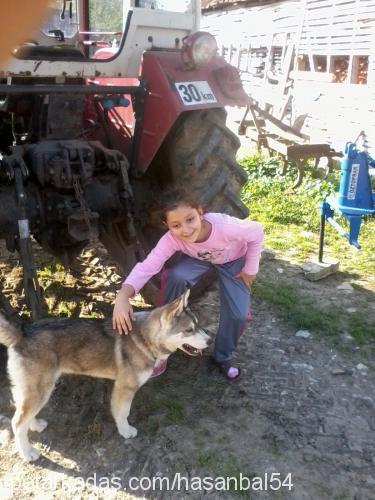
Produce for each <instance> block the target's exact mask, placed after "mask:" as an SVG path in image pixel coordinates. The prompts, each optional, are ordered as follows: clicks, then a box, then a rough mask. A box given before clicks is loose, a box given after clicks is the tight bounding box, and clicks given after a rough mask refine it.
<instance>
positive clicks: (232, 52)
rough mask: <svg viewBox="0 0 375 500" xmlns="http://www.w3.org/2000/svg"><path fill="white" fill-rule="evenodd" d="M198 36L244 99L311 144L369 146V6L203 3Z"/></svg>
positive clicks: (368, 2)
mask: <svg viewBox="0 0 375 500" xmlns="http://www.w3.org/2000/svg"><path fill="white" fill-rule="evenodd" d="M202 7H203V15H202V21H201V27H202V29H205V30H207V31H210V32H211V33H213V34H214V35H215V36H216V38H217V41H218V44H219V47H220V51H221V53H222V55H223V56H224V57H225V58H226V59H227V60H228V61H230V62H231V64H234V65H235V66H237V67H238V68H239V70H240V72H241V76H242V79H243V82H244V85H245V88H246V90H247V92H248V93H249V94H250V95H251V96H252V97H253V98H254V99H256V100H257V101H259V102H260V103H261V104H262V105H263V106H264V107H266V108H267V109H268V110H270V111H271V112H272V114H273V115H274V116H276V117H277V118H281V119H282V120H283V121H285V123H288V124H289V125H292V126H293V125H295V126H296V127H297V126H298V127H299V128H300V129H301V131H302V132H303V133H305V134H307V135H308V136H309V137H310V138H311V141H315V142H316V141H326V142H328V143H330V144H332V145H333V146H334V147H335V148H336V149H343V147H344V145H345V142H347V141H349V140H355V139H356V137H357V136H358V134H359V133H360V131H361V130H365V132H366V134H367V135H368V139H369V142H370V145H371V144H372V143H373V144H374V145H375V0H300V1H297V0H284V1H276V2H275V1H268V0H263V1H262V0H261V1H251V0H236V1H233V0H206V1H203V2H202Z"/></svg>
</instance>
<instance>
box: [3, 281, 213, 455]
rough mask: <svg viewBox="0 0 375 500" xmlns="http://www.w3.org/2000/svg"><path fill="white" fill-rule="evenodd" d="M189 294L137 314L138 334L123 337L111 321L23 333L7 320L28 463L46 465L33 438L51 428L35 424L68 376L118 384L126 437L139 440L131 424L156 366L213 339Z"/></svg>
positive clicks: (115, 398) (41, 325)
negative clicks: (191, 304) (34, 433)
mask: <svg viewBox="0 0 375 500" xmlns="http://www.w3.org/2000/svg"><path fill="white" fill-rule="evenodd" d="M188 296H189V290H188V291H187V292H185V294H184V295H182V296H181V297H179V298H177V299H176V300H174V301H173V302H171V303H170V304H168V305H165V306H163V307H158V308H156V309H154V310H153V311H151V312H150V313H145V312H141V313H136V320H135V322H134V324H133V330H132V332H131V333H130V334H128V335H121V336H120V335H119V334H118V333H117V332H116V331H114V330H113V329H112V322H111V320H98V319H84V318H81V319H44V320H41V321H38V322H36V323H33V324H32V325H30V326H28V327H25V329H24V330H25V331H24V332H22V331H21V330H18V329H17V328H15V327H14V326H13V325H11V324H10V323H8V322H7V321H6V320H5V319H4V317H3V316H1V315H0V343H2V344H4V345H6V346H7V347H8V359H9V361H8V373H9V378H10V381H11V383H12V393H13V398H14V402H15V406H16V411H15V414H14V417H13V419H12V428H13V432H14V435H15V441H16V446H17V449H18V452H19V453H20V455H21V457H22V458H24V459H25V460H26V461H28V462H30V461H33V460H37V459H38V458H39V454H38V452H37V451H36V450H35V448H33V447H32V446H31V444H30V442H29V440H28V431H29V429H30V430H32V431H37V432H42V431H43V430H44V429H45V428H46V426H47V422H46V421H45V420H42V419H37V418H35V417H36V415H37V414H38V413H39V411H40V410H41V409H42V408H43V406H44V405H45V404H46V403H47V401H48V399H49V397H50V395H51V393H52V391H53V389H54V386H55V384H56V381H57V380H58V378H59V377H60V376H61V375H63V374H76V375H89V376H91V377H98V378H108V379H112V380H114V386H113V391H112V396H111V411H112V415H113V418H114V419H115V421H116V424H117V428H118V431H119V433H120V434H121V435H122V436H123V437H124V438H126V439H127V438H131V437H135V436H136V435H137V429H135V427H132V426H131V425H129V423H128V415H129V412H130V406H131V403H132V400H133V398H134V395H135V393H136V391H137V390H138V389H139V388H140V387H141V386H142V385H143V384H144V383H145V382H147V380H148V379H149V378H150V376H151V374H152V371H153V368H154V366H155V364H157V363H159V362H160V361H161V360H163V359H167V358H168V356H169V355H170V354H172V353H173V352H175V351H176V350H177V349H181V350H183V351H184V352H186V353H187V354H189V355H192V356H194V355H197V354H199V353H200V350H201V349H204V348H206V347H207V346H208V344H209V341H210V337H209V336H208V335H206V334H205V333H204V332H203V331H202V330H200V329H199V328H198V324H197V320H196V318H195V316H194V315H193V313H192V312H191V311H190V310H189V309H187V300H188Z"/></svg>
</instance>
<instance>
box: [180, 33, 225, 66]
mask: <svg viewBox="0 0 375 500" xmlns="http://www.w3.org/2000/svg"><path fill="white" fill-rule="evenodd" d="M216 53H217V43H216V40H215V38H214V37H213V36H212V35H211V34H210V33H206V32H205V31H197V32H196V33H193V34H192V35H189V36H187V37H186V38H185V39H184V41H183V47H182V58H183V61H184V63H185V64H187V65H188V66H191V67H194V66H202V65H204V64H208V63H209V62H211V61H212V59H213V58H214V57H215V55H216Z"/></svg>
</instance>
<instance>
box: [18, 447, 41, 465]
mask: <svg viewBox="0 0 375 500" xmlns="http://www.w3.org/2000/svg"><path fill="white" fill-rule="evenodd" d="M20 455H21V457H22V458H23V459H24V460H25V461H26V462H34V461H35V460H38V458H39V457H40V455H39V453H38V452H37V451H36V449H35V448H33V447H32V446H30V448H28V449H26V450H20Z"/></svg>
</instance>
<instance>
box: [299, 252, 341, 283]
mask: <svg viewBox="0 0 375 500" xmlns="http://www.w3.org/2000/svg"><path fill="white" fill-rule="evenodd" d="M339 263H340V262H339V260H337V259H334V258H331V257H325V259H324V262H317V261H310V262H305V263H303V264H302V265H301V269H302V271H303V272H304V274H305V277H306V278H307V279H308V280H310V281H318V280H320V279H322V278H325V277H326V276H329V275H331V274H334V273H336V272H337V271H338V270H339Z"/></svg>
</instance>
